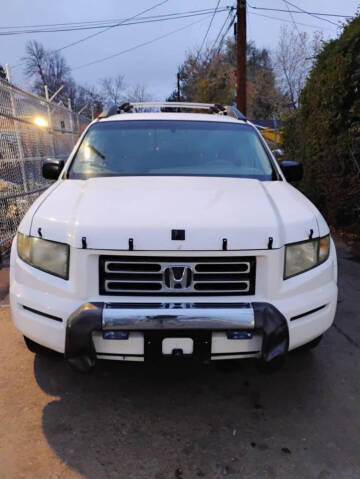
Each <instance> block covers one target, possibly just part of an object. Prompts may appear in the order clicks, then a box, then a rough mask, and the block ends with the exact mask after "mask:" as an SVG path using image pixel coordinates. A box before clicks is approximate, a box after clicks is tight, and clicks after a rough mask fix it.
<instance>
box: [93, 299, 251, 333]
mask: <svg viewBox="0 0 360 479" xmlns="http://www.w3.org/2000/svg"><path fill="white" fill-rule="evenodd" d="M198 304H199V303H198ZM171 306H172V305H171V303H170V304H164V305H163V307H160V308H159V307H154V308H149V307H146V308H137V309H133V308H116V307H115V308H114V307H112V306H111V304H106V303H105V304H104V308H103V312H102V328H103V329H104V330H116V329H124V330H140V331H141V330H146V329H156V330H158V329H211V330H226V329H254V326H255V317H254V310H253V307H252V305H251V304H248V303H243V304H238V305H237V307H234V308H226V307H224V308H221V305H220V304H219V307H217V308H214V309H211V308H206V307H204V308H202V307H199V306H197V307H196V308H191V307H186V308H181V307H176V305H174V307H171Z"/></svg>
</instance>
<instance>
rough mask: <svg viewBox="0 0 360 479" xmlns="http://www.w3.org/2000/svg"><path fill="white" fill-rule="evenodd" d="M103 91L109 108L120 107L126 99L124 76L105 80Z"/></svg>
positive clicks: (102, 83)
mask: <svg viewBox="0 0 360 479" xmlns="http://www.w3.org/2000/svg"><path fill="white" fill-rule="evenodd" d="M101 89H102V94H103V97H104V101H105V104H106V105H107V106H110V105H119V104H120V103H121V102H122V101H123V100H125V97H126V94H125V82H124V75H117V76H116V77H106V78H103V79H102V80H101Z"/></svg>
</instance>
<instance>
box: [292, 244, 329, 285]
mask: <svg viewBox="0 0 360 479" xmlns="http://www.w3.org/2000/svg"><path fill="white" fill-rule="evenodd" d="M329 253H330V235H327V236H324V237H323V238H316V239H312V240H308V241H303V242H301V243H294V244H290V245H287V246H286V247H285V271H284V279H287V278H290V277H291V276H295V275H296V274H299V273H304V272H305V271H308V270H309V269H312V268H314V267H315V266H318V265H319V264H321V263H323V262H324V261H326V260H327V259H328V257H329Z"/></svg>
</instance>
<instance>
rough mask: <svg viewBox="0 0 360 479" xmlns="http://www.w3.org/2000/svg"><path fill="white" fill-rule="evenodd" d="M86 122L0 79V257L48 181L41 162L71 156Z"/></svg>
mask: <svg viewBox="0 0 360 479" xmlns="http://www.w3.org/2000/svg"><path fill="white" fill-rule="evenodd" d="M89 121H90V119H89V118H88V117H86V116H84V115H79V114H77V113H75V112H73V111H72V110H71V109H70V108H67V107H65V106H64V105H59V104H56V103H53V102H51V101H47V100H46V99H45V98H41V97H38V96H36V95H33V94H31V93H29V92H27V91H25V90H22V89H20V88H18V87H16V86H15V85H13V84H10V83H9V82H7V81H6V80H3V79H0V258H1V256H3V255H4V254H6V253H7V252H8V251H9V248H10V245H11V240H12V238H13V236H14V234H15V232H16V230H17V227H18V225H19V223H20V221H21V219H22V217H23V216H24V214H25V212H26V211H27V209H28V208H29V206H30V205H31V204H32V202H33V201H34V200H35V199H36V198H37V197H38V196H39V195H40V194H41V192H42V191H44V190H45V189H46V188H47V187H48V186H49V184H50V183H51V182H49V181H47V180H45V179H44V178H43V177H42V174H41V169H42V163H43V160H44V159H46V158H60V159H61V158H63V159H66V157H67V156H68V155H69V153H70V152H71V150H72V148H73V146H74V144H75V143H76V141H77V139H78V137H79V135H80V133H81V132H82V131H83V130H84V128H85V127H86V125H87V124H88V123H89Z"/></svg>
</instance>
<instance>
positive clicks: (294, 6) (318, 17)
mask: <svg viewBox="0 0 360 479" xmlns="http://www.w3.org/2000/svg"><path fill="white" fill-rule="evenodd" d="M284 2H285V3H287V4H288V5H290V6H291V7H293V8H296V9H297V10H300V12H302V13H306V14H307V15H310V16H311V17H314V18H317V19H318V20H322V21H324V22H328V23H331V24H332V25H335V26H336V27H339V26H340V25H339V24H338V23H335V22H333V21H332V20H329V19H328V18H321V17H320V16H318V15H316V14H314V13H310V12H307V11H306V10H303V9H302V8H300V7H298V6H297V5H294V4H293V3H291V2H289V1H288V0H284Z"/></svg>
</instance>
